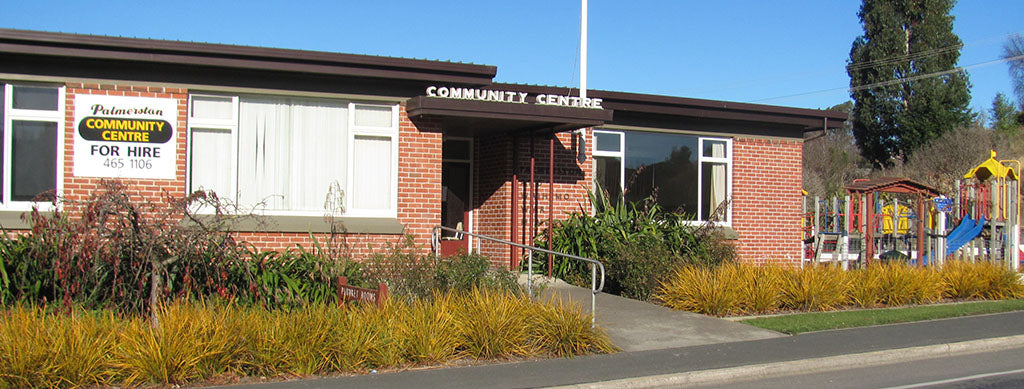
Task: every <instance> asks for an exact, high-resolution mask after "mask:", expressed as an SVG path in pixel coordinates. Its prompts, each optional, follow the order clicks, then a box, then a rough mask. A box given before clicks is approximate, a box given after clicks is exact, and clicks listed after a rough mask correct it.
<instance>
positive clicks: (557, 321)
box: [530, 297, 615, 357]
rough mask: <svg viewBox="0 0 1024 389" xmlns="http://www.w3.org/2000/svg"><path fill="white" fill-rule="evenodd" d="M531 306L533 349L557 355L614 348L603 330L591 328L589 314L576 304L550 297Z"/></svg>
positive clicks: (611, 350) (569, 355)
mask: <svg viewBox="0 0 1024 389" xmlns="http://www.w3.org/2000/svg"><path fill="white" fill-rule="evenodd" d="M531 307H532V309H531V311H532V312H531V315H530V318H531V321H532V323H533V324H532V325H531V326H530V327H531V328H532V330H533V334H532V335H531V338H532V342H533V343H534V347H535V348H537V349H540V350H544V351H546V352H548V353H550V354H553V355H555V356H558V357H571V356H573V355H580V354H591V353H596V352H600V353H610V352H613V351H615V346H614V345H612V343H611V341H609V340H608V337H607V336H605V334H604V332H603V331H601V330H600V329H597V328H593V327H592V316H591V315H589V314H584V313H583V308H582V307H581V306H580V305H579V304H570V303H567V302H565V301H564V300H562V299H561V298H558V297H553V298H552V299H551V300H548V301H544V302H541V303H537V304H533V305H532V306H531Z"/></svg>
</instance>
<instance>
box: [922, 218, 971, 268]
mask: <svg viewBox="0 0 1024 389" xmlns="http://www.w3.org/2000/svg"><path fill="white" fill-rule="evenodd" d="M984 228H985V216H984V215H982V216H981V220H979V221H975V220H974V219H971V217H970V216H964V220H961V221H960V225H958V226H956V228H954V229H953V231H951V232H950V233H949V235H946V256H947V257H948V256H949V255H950V254H953V252H955V251H956V250H957V249H959V248H960V247H963V245H965V244H967V242H970V241H971V240H972V239H974V238H976V237H977V236H978V234H980V233H981V230H982V229H984ZM930 259H931V254H929V255H925V256H924V264H925V265H927V264H928V263H929V260H930Z"/></svg>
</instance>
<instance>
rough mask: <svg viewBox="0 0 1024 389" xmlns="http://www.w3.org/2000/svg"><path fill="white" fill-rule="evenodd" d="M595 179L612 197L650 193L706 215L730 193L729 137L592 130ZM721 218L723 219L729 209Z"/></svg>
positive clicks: (668, 205)
mask: <svg viewBox="0 0 1024 389" xmlns="http://www.w3.org/2000/svg"><path fill="white" fill-rule="evenodd" d="M594 145H595V146H594V162H595V166H596V172H595V173H596V174H595V180H596V181H597V183H598V184H599V185H600V186H601V188H603V189H604V190H606V191H607V192H608V194H609V196H610V197H611V198H612V199H613V201H618V200H619V199H622V200H624V201H629V202H638V201H642V200H644V199H646V198H648V197H654V198H655V199H656V200H657V203H658V205H660V206H661V207H662V208H664V209H666V210H670V211H681V212H683V213H685V214H688V215H691V216H692V217H693V220H696V221H703V220H708V219H709V218H710V217H711V215H712V214H713V212H714V211H715V210H716V208H718V206H719V205H721V204H722V203H723V202H724V201H725V200H726V199H727V198H728V197H729V193H730V188H729V186H730V182H731V179H730V175H731V169H730V167H731V161H732V141H731V140H730V139H722V138H701V137H698V136H693V135H685V134H669V133H657V132H643V131H608V130H596V131H594ZM720 220H723V221H725V222H728V221H729V220H730V215H729V211H728V209H726V210H725V214H724V215H722V217H721V218H720Z"/></svg>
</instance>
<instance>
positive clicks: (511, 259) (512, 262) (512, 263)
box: [508, 137, 519, 270]
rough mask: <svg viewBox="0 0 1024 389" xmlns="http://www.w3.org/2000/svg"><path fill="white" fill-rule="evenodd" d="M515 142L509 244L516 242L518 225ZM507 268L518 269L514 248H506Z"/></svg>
mask: <svg viewBox="0 0 1024 389" xmlns="http://www.w3.org/2000/svg"><path fill="white" fill-rule="evenodd" d="M517 140H518V138H516V137H512V196H511V197H512V212H511V213H512V223H511V231H510V232H509V239H508V240H509V241H510V242H515V241H516V227H518V223H519V221H518V220H516V215H517V211H518V209H516V205H517V204H516V197H517V196H518V195H519V193H518V191H519V190H518V187H519V175H518V174H517V173H516V156H517V155H516V154H517V153H516V149H517V148H518V147H517V144H516V143H517V142H516V141H517ZM508 266H509V270H515V269H516V268H518V267H519V260H518V258H517V257H516V248H515V247H509V248H508Z"/></svg>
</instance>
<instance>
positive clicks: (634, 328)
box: [520, 276, 785, 351]
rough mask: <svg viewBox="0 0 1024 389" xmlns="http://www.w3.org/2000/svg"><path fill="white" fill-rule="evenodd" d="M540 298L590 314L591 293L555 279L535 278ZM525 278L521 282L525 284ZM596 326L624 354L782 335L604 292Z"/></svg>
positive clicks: (600, 300)
mask: <svg viewBox="0 0 1024 389" xmlns="http://www.w3.org/2000/svg"><path fill="white" fill-rule="evenodd" d="M534 279H535V280H536V282H535V283H534V285H535V287H538V288H540V289H541V290H542V292H541V298H550V297H551V296H554V295H558V296H560V297H562V298H564V299H568V300H571V301H573V302H578V303H579V304H580V305H582V306H583V309H584V311H586V312H590V303H591V292H590V290H589V289H585V288H580V287H577V286H573V285H570V284H567V283H565V282H564V281H562V280H558V279H554V280H552V279H547V278H542V277H535V278H534ZM525 280H526V278H525V276H523V277H522V278H521V280H520V281H521V282H524V283H525ZM596 305H597V325H598V327H600V328H602V329H604V331H605V332H606V333H607V334H608V336H609V337H610V338H611V339H612V342H613V343H615V345H616V346H618V347H619V348H621V349H622V350H623V351H645V350H658V349H666V348H676V347H686V346H699V345H705V344H719V343H728V342H740V341H745V340H757V339H769V338H778V337H783V336H785V335H784V334H781V333H778V332H775V331H769V330H765V329H761V328H757V327H752V326H748V325H746V324H740V323H735V322H731V321H728V320H723V319H716V318H713V317H708V316H704V315H698V314H695V313H690V312H683V311H674V310H672V309H669V308H665V307H663V306H660V305H655V304H651V303H645V302H642V301H636V300H631V299H627V298H623V297H619V296H615V295H611V294H607V293H600V294H598V295H597V304H596Z"/></svg>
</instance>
